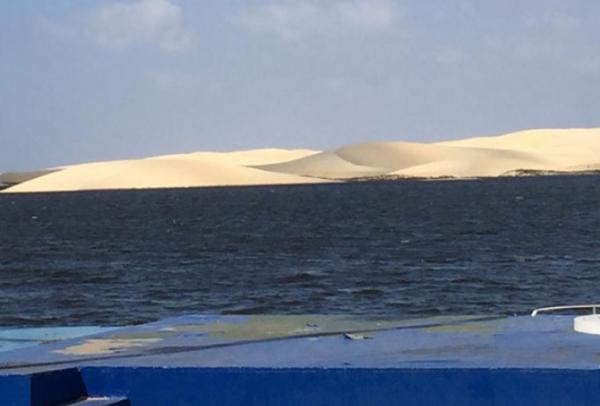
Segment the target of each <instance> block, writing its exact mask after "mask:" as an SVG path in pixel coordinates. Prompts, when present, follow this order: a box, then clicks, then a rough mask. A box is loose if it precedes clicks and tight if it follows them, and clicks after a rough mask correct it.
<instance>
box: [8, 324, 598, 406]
mask: <svg viewBox="0 0 600 406" xmlns="http://www.w3.org/2000/svg"><path fill="white" fill-rule="evenodd" d="M572 320H573V319H572V317H568V316H539V317H536V318H532V317H510V318H485V317H448V318H431V319H421V320H401V321H394V320H376V319H364V318H357V317H347V316H280V317H279V316H193V315H192V316H184V317H178V318H173V319H167V320H162V321H159V322H155V323H149V324H145V325H141V326H135V327H127V328H122V329H116V330H112V331H108V332H103V333H101V334H97V335H93V336H88V337H84V338H77V339H70V340H65V341H61V342H53V343H48V344H43V345H40V346H37V347H31V348H25V349H20V350H15V351H10V352H4V353H0V395H2V394H4V395H5V396H4V397H0V398H2V399H12V400H10V402H12V403H10V402H9V401H6V402H5V403H2V402H0V404H2V405H4V404H7V405H34V404H35V403H34V402H32V401H29V403H18V402H19V401H18V399H19V396H21V397H23V396H25V397H27V396H29V399H31V395H27V393H33V392H35V391H40V390H41V389H39V388H42V387H44V385H41V384H39V385H41V386H39V385H38V389H36V387H35V385H34V384H32V382H33V379H34V378H36V377H39V376H42V378H38V380H39V381H40V382H44V381H45V380H46V381H47V380H50V381H52V380H53V379H54V380H58V382H60V381H61V380H62V379H63V378H61V377H60V374H63V373H65V372H64V370H67V371H71V372H69V373H70V374H75V375H74V376H75V378H73V376H71V375H69V376H71V378H70V380H71V381H73V382H76V384H77V385H80V386H81V385H83V387H84V389H85V390H83V389H81V388H79V389H77V390H78V391H79V392H78V393H84V392H85V395H86V396H87V395H94V396H100V395H111V396H124V397H128V399H129V402H131V405H189V404H198V405H309V404H310V405H349V404H373V405H388V404H407V405H417V404H460V405H469V404H495V405H505V404H506V405H508V404H510V405H511V406H514V405H521V404H523V405H525V404H527V405H530V404H544V405H553V404H555V405H565V404H578V405H579V404H590V405H591V404H600V396H598V394H599V393H600V392H599V389H600V370H599V368H598V367H599V365H600V336H592V335H585V334H580V333H576V332H574V331H573V329H572V322H573V321H572ZM53 370H63V372H54V373H53V372H48V371H53ZM57 374H59V375H57ZM77 374H79V375H77ZM52 376H54V378H53V377H52ZM76 376H80V378H77V377H76ZM66 381H68V379H67V380H66ZM19 385H21V386H19ZM52 385H54V387H57V385H58V386H60V385H59V384H57V383H53V384H52ZM7 388H17V389H14V390H11V389H7ZM3 391H4V392H3ZM10 394H12V395H10ZM9 395H10V396H12V398H11V397H9ZM15 399H17V400H15ZM39 404H47V405H51V404H52V403H39Z"/></svg>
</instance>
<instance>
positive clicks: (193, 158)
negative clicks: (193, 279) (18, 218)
mask: <svg viewBox="0 0 600 406" xmlns="http://www.w3.org/2000/svg"><path fill="white" fill-rule="evenodd" d="M597 151H600V129H549V130H527V131H520V132H516V133H510V134H505V135H500V136H493V137H478V138H467V139H462V140H454V141H445V142H438V143H415V142H401V141H393V142H370V143H363V144H354V145H347V146H342V147H340V148H336V149H332V150H326V151H315V150H310V149H277V148H267V149H256V150H246V151H233V152H193V153H187V154H173V155H162V156H155V157H149V158H145V159H131V160H119V161H105V162H91V163H84V164H79V165H65V166H61V167H60V168H58V169H57V168H50V169H43V170H38V171H29V172H13V173H4V174H0V185H5V186H4V188H3V189H2V191H1V193H32V192H55V191H56V192H66V191H81V190H129V189H173V188H192V187H221V186H222V187H233V186H259V185H270V186H274V185H295V184H320V183H336V182H364V181H377V180H387V181H390V180H391V181H402V180H412V181H415V180H421V181H432V180H458V179H463V180H464V179H485V178H497V177H511V176H513V177H514V176H517V177H529V176H558V175H587V174H598V173H600V155H599V154H598V152H597ZM6 185H8V187H6Z"/></svg>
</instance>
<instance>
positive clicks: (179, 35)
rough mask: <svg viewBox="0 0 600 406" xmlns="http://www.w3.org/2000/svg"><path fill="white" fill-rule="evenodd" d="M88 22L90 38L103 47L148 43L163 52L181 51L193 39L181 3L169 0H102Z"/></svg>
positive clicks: (122, 46)
mask: <svg viewBox="0 0 600 406" xmlns="http://www.w3.org/2000/svg"><path fill="white" fill-rule="evenodd" d="M90 25H91V33H92V35H93V37H94V40H95V41H96V42H97V43H98V44H99V45H101V46H104V47H107V48H113V49H122V48H126V47H129V46H132V45H150V46H156V47H158V48H159V49H160V50H162V51H165V52H184V51H187V50H189V49H190V48H191V47H192V45H193V43H194V34H193V32H192V31H191V30H190V29H189V28H188V27H187V26H186V25H185V23H184V19H183V13H182V10H181V7H180V6H178V5H177V4H174V3H172V2H170V1H169V0H136V1H132V2H118V3H110V4H104V5H102V6H101V7H100V8H99V9H97V10H96V11H95V12H94V13H93V15H92V16H91V21H90Z"/></svg>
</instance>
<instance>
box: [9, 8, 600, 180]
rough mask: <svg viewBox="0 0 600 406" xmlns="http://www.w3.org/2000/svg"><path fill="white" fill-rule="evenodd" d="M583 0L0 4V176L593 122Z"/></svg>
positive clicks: (598, 78) (592, 47) (597, 88)
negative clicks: (178, 155)
mask: <svg viewBox="0 0 600 406" xmlns="http://www.w3.org/2000/svg"><path fill="white" fill-rule="evenodd" d="M598 16H600V2H596V1H592V0H528V1H522V0H502V1H500V0H498V1H480V0H454V1H447V0H420V1H412V0H411V1H409V0H328V1H317V0H298V1H288V0H245V1H241V0H229V1H224V0H202V1H192V0H103V1H97V0H70V1H67V0H53V1H46V0H37V1H35V0H20V1H6V2H2V4H0V62H1V63H0V171H5V170H23V169H33V168H39V167H47V166H52V165H59V164H65V163H77V162H85V161H92V160H108V159H119V158H135V157H143V156H148V155H154V154H163V153H172V152H188V151H196V150H232V149H242V148H258V147H275V146H276V147H310V148H317V149H325V148H331V147H335V146H339V145H343V144H349V143H355V142H362V141H371V140H408V141H435V140H441V139H449V138H460V137H467V136H474V135H492V134H497V133H502V132H508V131H512V130H517V129H524V128H537V127H596V126H599V125H600V104H599V103H598V101H597V98H598V94H600V24H598Z"/></svg>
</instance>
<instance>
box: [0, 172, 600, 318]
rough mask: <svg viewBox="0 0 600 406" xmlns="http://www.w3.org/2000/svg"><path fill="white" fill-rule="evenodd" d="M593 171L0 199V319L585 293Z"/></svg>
mask: <svg viewBox="0 0 600 406" xmlns="http://www.w3.org/2000/svg"><path fill="white" fill-rule="evenodd" d="M599 280H600V177H598V176H568V177H535V178H503V179H488V180H466V181H428V182H418V181H402V182H365V183H348V184H338V185H304V186H279V187H245V188H233V187H231V188H207V189H184V190H182V189H178V190H146V191H143V190H139V191H111V192H80V193H53V194H30V195H27V194H23V195H17V194H12V195H11V194H5V195H0V325H3V326H9V325H30V326H33V325H48V326H50V325H76V324H104V325H122V324H131V323H137V322H143V321H149V320H155V319H158V318H162V317H166V316H170V315H180V314H183V313H243V314H249V313H262V314H282V313H285V314H301V313H352V314H368V315H377V316H391V317H395V318H404V317H406V318H410V317H420V316H433V315H440V314H513V313H519V314H523V313H527V312H529V311H530V310H531V309H532V308H534V307H538V306H544V305H554V304H565V303H566V304H572V303H584V302H585V303H587V302H594V301H598V300H600V298H599V297H598V294H599V293H600V289H599V288H598V285H599Z"/></svg>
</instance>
